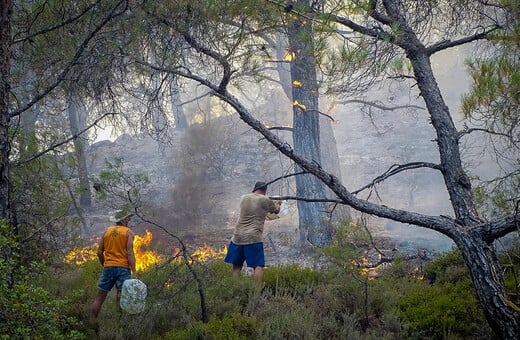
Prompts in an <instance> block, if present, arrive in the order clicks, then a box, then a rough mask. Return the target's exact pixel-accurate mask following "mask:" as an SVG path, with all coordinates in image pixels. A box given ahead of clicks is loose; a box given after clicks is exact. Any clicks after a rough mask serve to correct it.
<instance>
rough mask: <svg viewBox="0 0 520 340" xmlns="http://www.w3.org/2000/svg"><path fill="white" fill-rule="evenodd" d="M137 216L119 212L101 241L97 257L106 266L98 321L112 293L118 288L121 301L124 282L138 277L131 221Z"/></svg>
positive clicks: (93, 312) (98, 301)
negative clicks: (112, 290)
mask: <svg viewBox="0 0 520 340" xmlns="http://www.w3.org/2000/svg"><path fill="white" fill-rule="evenodd" d="M133 215H134V214H130V213H127V212H126V211H124V210H118V211H116V212H115V213H114V216H112V217H111V218H110V221H111V222H114V223H115V225H112V226H110V227H108V228H107V229H106V230H105V232H104V233H103V236H102V237H101V239H100V240H99V248H98V251H97V256H98V258H99V262H100V263H101V265H102V266H103V272H102V273H101V278H100V279H99V283H98V292H97V295H96V298H95V300H94V303H93V304H92V309H91V317H92V318H94V319H95V318H97V316H98V314H99V311H100V310H101V306H102V305H103V302H105V299H106V297H107V295H108V292H109V291H110V290H111V289H112V288H113V287H114V285H115V286H116V289H117V303H118V305H119V299H120V298H121V289H122V287H123V282H124V281H125V280H128V279H130V278H131V276H132V274H134V276H135V256H134V232H133V231H132V230H130V229H129V228H128V222H130V218H131V217H132V216H133Z"/></svg>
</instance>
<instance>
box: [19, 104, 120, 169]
mask: <svg viewBox="0 0 520 340" xmlns="http://www.w3.org/2000/svg"><path fill="white" fill-rule="evenodd" d="M116 114H117V113H115V112H109V113H105V114H104V115H102V116H101V117H99V118H97V119H96V120H95V121H94V122H93V123H92V124H90V125H88V126H87V127H86V128H84V129H83V130H81V131H79V132H78V133H76V134H74V135H72V136H70V137H69V138H67V139H65V140H63V141H61V142H59V143H56V144H53V145H51V146H50V147H48V148H47V149H45V150H43V151H40V152H38V153H36V154H34V155H32V156H31V157H29V158H27V159H24V160H21V161H18V162H16V163H15V164H16V165H17V166H20V165H23V164H26V163H29V162H31V161H34V160H35V159H37V158H39V157H41V156H43V155H45V154H46V153H47V152H49V151H52V150H54V149H56V148H58V147H60V146H62V145H63V144H66V143H68V142H70V141H71V140H74V139H76V138H78V137H79V136H81V135H82V134H83V133H85V132H87V131H88V130H89V129H91V128H92V127H94V126H95V125H97V124H98V123H99V122H100V121H101V120H102V119H103V118H105V117H106V116H108V115H116Z"/></svg>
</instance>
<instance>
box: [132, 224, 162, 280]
mask: <svg viewBox="0 0 520 340" xmlns="http://www.w3.org/2000/svg"><path fill="white" fill-rule="evenodd" d="M150 242H152V232H150V231H149V230H145V235H144V236H139V235H135V237H134V255H135V269H136V270H137V271H143V270H145V269H147V268H149V267H151V266H153V265H156V264H158V263H160V262H161V261H162V258H161V256H160V255H159V254H157V253H156V252H154V251H152V250H144V251H143V250H141V247H143V246H148V245H150Z"/></svg>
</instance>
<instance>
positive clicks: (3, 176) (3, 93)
mask: <svg viewBox="0 0 520 340" xmlns="http://www.w3.org/2000/svg"><path fill="white" fill-rule="evenodd" d="M12 14H13V2H12V0H2V1H0V219H9V217H10V216H9V215H10V214H9V152H10V148H9V135H8V129H9V121H10V117H9V75H10V62H11V17H12Z"/></svg>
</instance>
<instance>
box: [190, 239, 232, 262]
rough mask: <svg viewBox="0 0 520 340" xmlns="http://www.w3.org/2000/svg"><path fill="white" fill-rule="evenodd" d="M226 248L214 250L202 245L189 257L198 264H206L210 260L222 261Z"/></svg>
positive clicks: (205, 244)
mask: <svg viewBox="0 0 520 340" xmlns="http://www.w3.org/2000/svg"><path fill="white" fill-rule="evenodd" d="M226 253H227V247H224V248H222V249H221V250H215V249H213V248H212V247H210V246H209V245H208V244H207V243H204V245H203V246H202V247H199V248H197V249H196V250H195V251H194V252H193V254H191V256H192V257H193V258H195V259H196V260H198V261H200V262H206V261H208V260H210V259H215V258H217V259H222V258H224V256H226Z"/></svg>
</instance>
